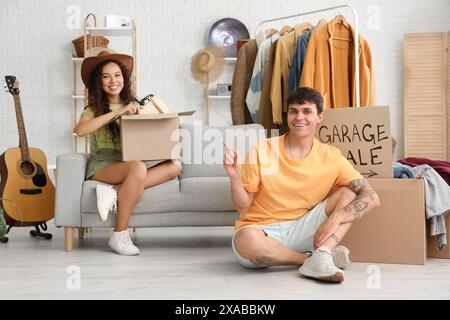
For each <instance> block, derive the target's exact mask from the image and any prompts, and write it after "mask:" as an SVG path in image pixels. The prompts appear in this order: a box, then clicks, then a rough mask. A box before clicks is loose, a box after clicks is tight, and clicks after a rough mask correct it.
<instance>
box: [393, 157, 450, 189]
mask: <svg viewBox="0 0 450 320" xmlns="http://www.w3.org/2000/svg"><path fill="white" fill-rule="evenodd" d="M398 162H400V163H403V164H406V165H407V166H410V167H416V166H419V165H421V164H427V165H429V166H430V167H432V168H433V169H434V170H436V171H437V173H439V175H440V176H441V177H442V178H443V179H444V180H445V181H447V183H449V184H450V162H447V161H442V160H430V159H426V158H415V157H409V158H405V159H401V160H398Z"/></svg>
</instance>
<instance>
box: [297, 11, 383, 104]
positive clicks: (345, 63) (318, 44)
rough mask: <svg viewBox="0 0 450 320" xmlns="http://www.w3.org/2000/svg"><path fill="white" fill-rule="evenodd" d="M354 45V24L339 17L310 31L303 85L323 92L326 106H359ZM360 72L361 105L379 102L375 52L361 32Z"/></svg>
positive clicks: (302, 77) (301, 84) (302, 79)
mask: <svg viewBox="0 0 450 320" xmlns="http://www.w3.org/2000/svg"><path fill="white" fill-rule="evenodd" d="M346 25H347V27H348V28H347V27H346ZM336 38H339V39H349V40H350V41H346V40H339V39H336ZM353 46H354V30H353V28H352V26H351V25H350V24H347V23H346V22H344V23H341V22H339V21H338V17H336V18H335V19H334V20H332V21H330V22H329V23H327V24H324V25H322V26H319V27H318V28H316V29H315V30H314V31H313V32H312V34H311V38H310V40H309V43H308V48H307V50H306V56H305V64H304V65H303V70H302V76H301V79H300V86H302V87H312V88H314V89H316V90H318V91H319V92H320V93H321V94H322V95H323V98H324V108H342V107H349V106H352V107H354V106H356V93H355V91H356V90H355V89H356V81H355V55H354V47H353ZM359 72H360V103H361V106H373V105H376V91H375V76H374V72H373V65H372V55H371V53H370V48H369V44H368V43H367V41H366V40H365V39H364V38H363V37H361V36H359Z"/></svg>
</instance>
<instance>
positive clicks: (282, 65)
mask: <svg viewBox="0 0 450 320" xmlns="http://www.w3.org/2000/svg"><path fill="white" fill-rule="evenodd" d="M311 27H312V25H311V24H310V23H308V22H306V23H303V24H301V25H300V26H298V27H296V28H295V29H294V31H291V32H289V33H288V34H286V35H284V36H282V37H281V38H280V39H279V40H278V42H277V47H276V49H275V61H274V65H273V74H272V88H271V91H270V100H271V101H272V115H273V123H275V124H280V123H282V111H286V110H287V97H288V95H289V92H288V78H289V68H290V67H291V62H292V57H293V56H294V51H295V45H296V44H297V40H298V38H299V37H300V36H301V35H302V33H303V32H304V31H305V30H307V29H309V28H311Z"/></svg>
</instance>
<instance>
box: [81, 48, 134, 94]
mask: <svg viewBox="0 0 450 320" xmlns="http://www.w3.org/2000/svg"><path fill="white" fill-rule="evenodd" d="M87 56H88V57H87V58H86V59H84V60H83V64H82V65H81V79H82V80H83V83H84V85H85V86H86V87H87V86H88V85H89V80H90V78H91V75H92V71H93V70H94V69H95V67H96V66H97V65H98V64H99V63H101V62H103V61H108V60H111V61H114V62H118V63H120V64H122V65H123V66H124V67H125V68H126V69H127V70H128V71H129V72H130V73H131V72H133V57H131V56H129V55H126V54H121V53H116V52H114V51H113V50H111V49H108V48H101V47H94V48H91V49H89V50H88V52H87Z"/></svg>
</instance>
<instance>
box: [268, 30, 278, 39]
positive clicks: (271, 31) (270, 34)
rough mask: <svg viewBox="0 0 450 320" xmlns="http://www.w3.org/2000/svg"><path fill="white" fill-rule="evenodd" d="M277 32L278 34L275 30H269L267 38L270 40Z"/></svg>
mask: <svg viewBox="0 0 450 320" xmlns="http://www.w3.org/2000/svg"><path fill="white" fill-rule="evenodd" d="M277 32H278V30H277V29H274V28H269V29H267V30H266V38H270V37H271V36H273V35H274V34H275V33H277Z"/></svg>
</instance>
